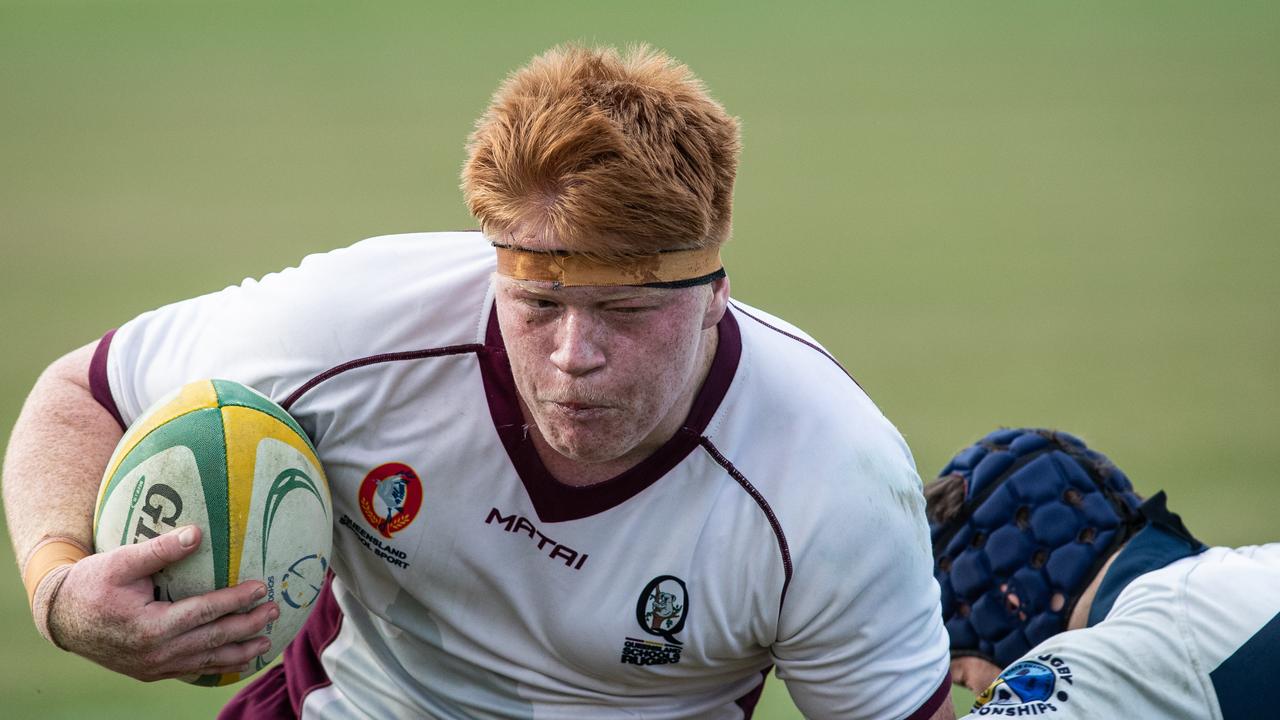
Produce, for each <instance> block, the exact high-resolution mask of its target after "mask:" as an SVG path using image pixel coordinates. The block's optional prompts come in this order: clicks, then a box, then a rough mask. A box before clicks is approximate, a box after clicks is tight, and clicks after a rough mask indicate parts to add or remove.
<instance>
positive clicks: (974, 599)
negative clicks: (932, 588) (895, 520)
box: [929, 429, 1145, 668]
mask: <svg viewBox="0 0 1280 720" xmlns="http://www.w3.org/2000/svg"><path fill="white" fill-rule="evenodd" d="M950 475H954V476H959V477H961V478H963V480H964V503H963V505H962V506H961V509H960V512H959V513H957V514H956V515H955V517H953V518H951V519H950V520H948V521H947V522H945V523H936V522H933V521H932V520H931V521H930V523H929V532H930V535H931V537H932V540H933V557H934V577H935V578H936V579H937V580H938V584H939V585H940V586H941V589H942V615H943V621H944V622H945V623H946V627H947V633H948V634H949V635H950V636H951V652H952V654H953V655H976V656H978V657H982V658H986V659H988V660H991V661H992V662H994V663H995V664H996V665H998V666H1000V667H1002V668H1003V667H1007V666H1008V665H1009V664H1010V663H1012V662H1013V661H1015V660H1017V659H1018V658H1020V657H1022V656H1023V655H1024V654H1026V653H1027V652H1028V651H1029V650H1031V648H1033V647H1035V646H1036V645H1039V644H1040V643H1041V642H1043V641H1044V640H1046V639H1048V638H1049V637H1051V636H1053V635H1056V634H1058V633H1060V632H1062V631H1064V630H1066V628H1067V622H1068V620H1069V619H1070V617H1071V611H1072V609H1074V607H1075V604H1076V602H1077V601H1078V600H1079V599H1080V596H1081V594H1082V593H1083V592H1084V590H1085V588H1086V587H1088V585H1089V582H1090V581H1091V580H1092V579H1093V577H1094V576H1095V575H1097V573H1098V571H1099V570H1100V569H1101V567H1102V565H1103V564H1104V563H1105V562H1106V561H1107V559H1108V558H1109V557H1110V556H1111V555H1112V553H1114V552H1115V551H1116V550H1117V549H1119V547H1120V546H1121V545H1122V544H1124V542H1125V541H1126V540H1128V539H1129V537H1131V536H1132V535H1133V533H1134V532H1135V531H1136V530H1137V529H1138V528H1139V527H1141V526H1142V524H1143V523H1144V522H1145V521H1144V520H1143V517H1142V515H1141V513H1139V512H1138V506H1139V505H1140V504H1141V501H1140V500H1139V498H1138V496H1137V494H1135V493H1134V492H1133V486H1132V485H1131V484H1130V483H1129V478H1127V477H1125V474H1124V473H1123V472H1121V471H1120V469H1119V468H1117V467H1115V466H1114V465H1112V464H1111V462H1110V461H1109V460H1107V458H1106V457H1105V456H1103V455H1102V454H1101V453H1098V452H1095V451H1093V450H1090V449H1089V448H1088V447H1086V446H1085V444H1084V443H1083V442H1081V441H1080V440H1079V439H1078V438H1076V437H1073V436H1071V435H1068V434H1067V433H1062V432H1054V431H1050V430H1037V429H1008V430H997V431H996V432H993V433H991V434H990V435H987V436H986V437H985V438H983V439H982V440H979V441H978V442H977V443H975V444H974V445H971V446H970V447H968V448H966V449H965V450H963V451H961V452H960V453H959V454H958V455H956V456H955V457H954V458H952V460H951V462H950V463H948V464H947V466H946V467H945V468H943V470H942V472H941V473H940V474H939V477H946V476H950Z"/></svg>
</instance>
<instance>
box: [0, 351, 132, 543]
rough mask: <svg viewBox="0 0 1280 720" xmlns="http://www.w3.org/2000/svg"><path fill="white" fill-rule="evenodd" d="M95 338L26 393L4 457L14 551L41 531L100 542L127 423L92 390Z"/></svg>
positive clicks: (7, 511) (37, 539)
mask: <svg viewBox="0 0 1280 720" xmlns="http://www.w3.org/2000/svg"><path fill="white" fill-rule="evenodd" d="M93 350H94V345H93V344H90V345H87V346H85V347H82V348H80V349H78V350H75V351H73V352H71V353H69V354H68V355H66V356H64V357H62V358H60V359H59V360H57V361H56V362H54V363H53V364H52V365H50V366H49V368H48V369H47V370H45V372H44V373H43V374H41V376H40V378H39V380H37V381H36V384H35V387H34V388H33V389H32V391H31V394H30V395H29V396H28V397H27V401H26V403H25V404H24V405H23V408H22V412H21V414H20V415H19V416H18V420H17V422H16V423H15V424H14V427H13V433H12V435H11V436H10V439H9V447H8V449H7V451H6V452H5V458H4V476H3V483H4V505H5V516H6V518H7V520H8V523H9V536H10V539H11V540H12V542H13V550H14V556H15V557H16V558H17V559H18V561H19V562H22V561H23V560H24V559H25V558H26V557H27V556H28V554H29V553H30V552H31V550H32V548H34V547H35V546H36V544H37V543H38V542H40V540H41V539H42V538H46V537H68V538H72V539H74V540H76V541H78V542H80V543H82V544H83V545H85V546H86V547H90V548H91V547H93V507H94V503H95V502H96V499H97V493H98V484H99V482H100V480H101V478H102V471H103V469H104V468H105V467H106V464H107V461H108V460H109V459H110V457H111V452H112V450H113V449H114V448H115V446H116V443H117V442H119V440H120V436H121V430H120V426H119V425H118V424H117V423H116V421H115V419H114V418H113V417H112V416H111V414H110V413H108V412H107V411H106V410H105V409H104V408H103V407H102V406H101V405H99V404H98V403H97V401H96V400H94V399H93V396H92V394H91V393H90V391H89V381H88V370H89V362H90V360H91V359H92V357H93Z"/></svg>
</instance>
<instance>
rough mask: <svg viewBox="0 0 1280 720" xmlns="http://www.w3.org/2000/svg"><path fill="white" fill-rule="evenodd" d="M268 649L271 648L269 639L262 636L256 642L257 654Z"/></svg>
mask: <svg viewBox="0 0 1280 720" xmlns="http://www.w3.org/2000/svg"><path fill="white" fill-rule="evenodd" d="M270 649H271V641H270V640H268V639H267V638H262V641H261V642H259V643H258V654H259V655H261V654H262V653H264V652H266V651H268V650H270Z"/></svg>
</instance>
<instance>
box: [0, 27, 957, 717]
mask: <svg viewBox="0 0 1280 720" xmlns="http://www.w3.org/2000/svg"><path fill="white" fill-rule="evenodd" d="M738 151H739V139H738V128H737V123H736V121H735V120H734V119H733V118H731V117H730V116H729V115H727V114H726V113H725V111H724V109H723V108H722V107H721V106H720V105H719V104H718V103H716V102H715V101H714V100H712V99H711V98H710V97H709V96H708V94H707V93H706V91H705V89H704V88H703V86H702V84H701V83H700V82H699V81H698V80H697V79H695V78H694V77H693V76H692V75H691V73H690V72H689V71H688V70H687V69H686V68H685V67H684V66H682V65H680V64H678V63H676V62H675V61H673V60H671V59H670V58H668V57H666V56H664V55H662V54H660V53H657V52H653V51H650V50H645V49H640V50H637V51H632V52H629V53H628V54H626V55H621V54H619V53H617V52H614V51H611V50H588V49H583V48H577V47H565V48H558V49H555V50H552V51H550V52H548V53H546V54H545V55H543V56H541V57H538V58H536V59H534V60H533V61H532V62H531V63H530V64H529V65H528V66H527V67H525V68H523V69H521V70H520V71H518V72H516V73H515V74H513V75H512V76H511V77H510V78H509V79H508V80H507V81H506V83H505V84H504V85H503V86H502V87H501V88H500V89H499V90H498V92H497V94H496V95H495V96H494V99H493V102H492V104H491V106H490V107H489V109H488V111H487V112H486V113H485V114H484V116H483V117H482V118H481V119H480V121H479V122H478V124H477V127H476V130H475V133H474V134H473V136H472V138H471V142H470V146H469V157H468V160H467V163H466V166H465V169H464V172H463V190H464V194H465V196H466V199H467V202H468V204H469V206H470V208H471V210H472V212H473V213H474V215H475V216H476V218H477V219H478V220H479V221H480V223H481V226H482V228H483V233H481V232H465V233H436V234H414V235H399V236H390V237H381V238H374V239H371V240H367V241H364V242H361V243H358V244H356V245H354V246H352V247H350V248H346V249H343V250H337V251H334V252H331V253H327V254H324V255H318V256H313V257H310V258H307V259H306V260H304V261H303V262H302V263H301V265H300V266H299V267H297V268H296V269H290V270H286V271H284V272H281V273H279V274H273V275H269V276H267V277H265V278H263V279H262V280H261V281H257V282H255V281H246V282H245V283H244V284H242V285H240V286H238V287H232V288H229V289H227V290H224V291H222V292H219V293H214V294H212V295H207V296H204V297H199V298H195V299H192V300H188V301H185V302H181V303H177V304H175V305H171V306H168V307H165V308H161V309H159V310H156V311H153V312H150V313H147V314H144V315H142V316H140V317H138V318H136V319H134V320H132V321H130V322H128V323H126V324H124V325H123V326H122V327H120V328H119V330H118V331H115V332H113V333H108V334H107V336H106V337H104V338H103V339H102V340H101V341H100V342H98V343H96V344H94V345H92V346H89V347H86V348H83V349H81V350H79V351H77V352H75V353H72V354H71V355H69V356H67V357H66V358H64V359H63V360H61V361H59V362H58V363H56V364H55V365H54V366H53V367H52V368H51V369H50V370H49V371H48V372H47V373H46V374H45V376H44V377H43V378H42V379H41V381H40V382H39V384H38V385H37V387H36V389H35V390H34V391H33V394H32V397H31V399H30V400H29V402H28V404H27V408H26V409H25V410H24V413H23V415H22V418H21V420H20V422H19V423H18V427H17V429H16V430H15V434H14V438H15V439H14V442H13V445H12V447H11V449H10V453H9V460H8V467H7V471H6V496H7V500H8V502H7V508H8V511H9V516H10V521H11V525H10V527H11V528H12V529H13V535H14V542H15V545H16V549H17V551H18V554H19V557H30V558H34V559H30V560H27V562H26V568H27V569H28V570H27V573H26V578H27V580H28V582H29V584H30V586H31V587H32V589H33V592H34V597H35V608H36V619H37V623H38V624H39V625H40V626H41V628H42V630H43V632H45V633H46V635H47V636H48V637H49V638H50V639H52V640H53V641H54V642H56V643H58V644H59V645H61V646H62V647H65V648H68V649H70V650H72V651H75V652H78V653H80V654H83V655H85V656H87V657H90V658H92V659H94V660H96V661H98V662H100V663H102V664H104V665H106V666H108V667H111V668H113V669H116V670H119V671H121V672H125V673H128V674H131V675H134V676H135V677H143V678H154V677H165V676H171V675H175V674H181V673H188V672H193V671H199V672H208V671H221V670H222V669H224V668H227V667H233V666H235V665H237V664H238V663H241V662H244V661H245V660H247V659H248V658H249V657H251V656H252V654H253V651H254V650H256V649H257V648H256V644H257V641H256V640H255V639H253V638H252V636H253V634H254V633H256V632H257V630H258V629H259V628H261V627H262V625H263V624H264V623H265V622H266V621H267V616H268V615H269V614H270V612H271V610H270V607H271V606H270V603H266V604H263V605H261V606H259V608H258V609H255V610H253V611H252V612H250V613H248V614H245V615H227V614H226V613H228V612H229V611H231V610H234V609H238V608H241V607H247V606H249V605H251V604H252V603H253V602H254V600H253V597H252V596H253V592H254V591H255V590H257V591H258V592H259V593H260V592H261V588H260V587H253V588H246V589H238V588H232V589H229V590H226V591H221V592H220V593H214V594H211V595H209V596H206V597H204V598H197V599H195V600H194V601H191V602H188V604H187V605H185V606H183V607H179V605H181V604H175V605H173V606H167V605H166V604H164V603H152V602H149V601H150V597H149V596H147V595H145V590H146V589H147V588H148V587H149V585H148V581H147V576H148V574H149V573H150V572H152V571H154V569H155V568H156V567H158V566H160V565H163V564H164V563H165V562H169V561H172V560H173V559H175V558H176V557H179V556H181V555H182V554H184V553H186V552H189V550H185V549H183V548H182V547H180V543H179V542H178V541H179V539H180V538H182V537H183V536H182V534H181V533H178V534H177V535H176V536H175V535H173V534H171V535H166V536H163V537H161V538H159V539H158V540H157V541H154V542H153V543H149V544H144V545H142V546H136V547H134V548H124V549H122V550H121V551H117V552H113V553H106V554H103V555H96V556H90V557H87V558H84V559H80V560H79V561H78V562H74V563H70V564H64V563H66V561H67V560H70V559H73V558H74V557H75V556H76V555H77V554H78V553H79V554H82V550H78V549H77V547H76V545H77V544H82V543H86V542H87V540H88V537H89V517H88V516H89V509H90V508H91V507H92V504H93V500H92V493H93V488H94V487H95V486H96V483H97V474H98V473H99V472H100V471H101V466H102V464H103V463H104V462H105V460H106V455H107V453H108V452H109V450H110V448H111V446H112V445H113V444H114V442H115V439H116V438H118V437H119V435H120V430H121V428H122V427H124V426H125V425H127V424H128V423H129V422H131V421H132V420H133V419H134V418H136V417H137V416H138V414H139V413H140V412H141V411H142V410H143V409H144V408H145V407H146V406H147V405H148V404H149V403H150V402H151V401H152V400H153V399H154V398H156V397H157V396H159V395H160V394H162V393H164V392H166V391H167V390H169V389H170V388H172V387H175V386H177V385H179V384H181V383H183V382H186V381H187V380H190V379H193V378H200V377H210V376H218V377H226V378H231V379H235V380H238V381H241V382H244V383H247V384H249V385H252V386H254V387H256V388H258V389H259V390H261V391H263V392H265V393H267V394H269V395H270V396H271V397H273V398H275V399H276V400H278V401H279V402H280V403H281V404H282V405H283V406H285V407H286V408H288V409H289V410H290V412H292V413H293V414H294V416H295V417H297V419H298V421H299V422H300V423H301V424H302V426H303V427H304V428H305V429H306V430H307V431H308V433H309V434H310V435H311V436H312V438H313V440H314V441H315V444H316V446H317V448H318V451H319V453H320V457H321V459H322V461H323V462H324V463H325V466H326V469H327V472H328V476H329V479H330V482H331V486H332V488H333V502H334V514H335V524H336V528H335V533H336V534H335V540H334V553H335V556H334V558H333V559H332V560H333V562H332V569H333V573H334V574H333V579H332V582H331V584H330V585H329V586H328V587H327V589H326V591H325V592H324V594H323V595H322V597H321V598H320V599H319V600H318V602H317V608H316V610H315V612H314V614H313V615H312V617H311V621H310V622H309V623H308V625H307V627H306V628H305V630H304V633H303V634H302V635H300V636H299V638H298V639H297V640H296V641H295V642H294V643H292V645H291V646H290V647H289V648H288V650H286V653H285V659H284V662H283V663H282V664H281V665H280V666H278V667H277V668H275V669H273V670H271V671H269V672H268V673H267V674H266V675H265V676H263V677H261V678H260V679H257V680H255V681H254V682H253V683H251V684H250V685H249V686H247V687H246V688H245V689H244V691H242V693H241V694H240V695H239V696H238V697H237V698H236V699H235V700H234V701H233V702H232V704H231V705H230V706H229V707H228V708H226V710H225V711H224V715H225V717H228V718H236V717H265V716H272V717H274V716H293V715H300V716H302V717H307V718H353V717H379V718H381V717H451V718H452V717H480V718H498V717H501V718H530V717H578V718H587V717H590V718H610V717H619V718H621V717H638V716H643V717H648V718H676V717H681V718H685V717H689V718H693V717H696V718H740V717H744V716H749V715H750V714H751V712H752V708H753V706H754V704H755V702H756V700H757V698H758V696H759V693H760V691H761V688H762V685H763V682H764V675H765V674H766V673H767V671H768V670H769V668H770V667H776V669H777V674H778V676H779V677H781V678H783V679H784V680H785V681H786V682H787V683H788V686H789V688H790V690H791V694H792V696H793V698H794V699H795V701H796V704H797V705H798V706H799V707H800V708H801V710H803V711H804V712H805V713H806V714H808V715H810V716H813V717H819V718H908V717H909V718H929V717H934V718H950V717H953V714H952V711H951V708H950V700H949V698H948V685H949V681H948V677H947V662H948V657H947V640H946V636H945V632H944V630H943V627H942V622H941V617H940V614H939V606H938V587H937V584H936V583H935V582H934V580H933V577H932V573H931V572H930V567H931V558H930V553H929V543H928V533H927V525H926V522H925V519H924V498H923V495H922V493H921V491H920V484H919V479H918V477H917V476H916V473H915V469H914V464H913V461H912V458H911V455H910V452H909V451H908V449H907V447H906V445H905V444H904V442H903V440H902V438H901V437H900V436H899V434H898V433H897V431H896V430H895V429H894V428H893V426H892V425H891V424H890V423H889V422H888V421H887V420H886V419H885V418H884V417H883V416H882V415H881V413H880V412H879V410H877V409H876V407H875V406H874V405H873V404H872V403H871V401H870V400H869V399H868V398H867V396H866V395H865V394H864V393H863V392H862V390H861V389H860V388H859V387H858V385H857V384H856V383H855V382H854V381H853V380H852V379H851V378H850V377H849V376H848V375H847V374H846V373H845V371H844V370H843V369H842V368H841V367H840V366H839V365H838V364H837V363H836V361H835V360H833V359H832V358H831V357H830V356H829V355H828V354H827V353H826V351H825V350H823V349H822V348H821V346H819V345H818V344H817V343H816V342H814V341H813V340H812V339H811V338H809V337H808V336H806V335H805V334H804V333H803V332H801V331H800V330H798V329H796V328H795V327H793V326H791V325H789V324H787V323H785V322H783V321H781V320H779V319H777V318H775V317H773V316H771V315H768V314H767V313H764V312H762V311H759V310H756V309H754V308H751V307H749V306H747V305H745V304H742V303H739V302H737V301H733V300H730V297H729V280H728V278H727V277H726V275H725V271H724V268H723V266H722V264H721V259H720V247H721V245H722V244H723V243H724V242H725V241H726V240H727V239H728V237H729V234H730V214H731V213H730V210H731V198H732V188H733V182H734V176H735V173H736V167H737V158H738ZM797 249H798V250H799V246H797ZM68 434H70V435H72V436H73V440H72V441H70V442H68V441H67V440H66V439H65V436H66V435H68ZM54 436H56V437H58V438H59V442H57V443H54V442H47V441H45V439H47V438H50V437H54ZM66 451H70V452H69V454H72V455H74V457H63V456H55V455H56V454H57V453H59V452H66ZM50 466H56V467H59V469H60V471H61V472H60V473H59V477H60V478H64V477H69V478H71V479H70V480H68V481H67V482H69V483H71V484H73V485H74V488H72V489H71V491H70V492H66V491H62V490H60V491H59V493H58V494H57V495H56V496H57V497H59V498H65V500H62V501H60V502H58V503H56V507H52V508H51V507H47V506H46V503H47V501H48V498H49V497H50V493H49V492H47V488H46V482H47V481H46V479H45V476H44V475H42V474H40V473H39V472H38V469H39V468H42V467H50ZM68 468H71V469H72V470H73V471H71V472H68ZM58 538H62V539H58ZM190 540H192V539H191V538H187V539H186V540H185V541H184V542H186V541H190ZM40 543H45V545H43V546H40ZM59 543H61V544H59ZM33 548H39V549H36V550H35V551H34V553H33V550H32V549H33ZM48 548H53V550H52V551H49V550H48ZM32 568H35V569H34V570H33V569H32ZM255 585H256V584H255ZM144 601H145V602H144ZM263 608H266V609H263ZM144 620H145V621H146V622H147V623H149V624H144V622H143V621H144ZM175 648H176V649H175Z"/></svg>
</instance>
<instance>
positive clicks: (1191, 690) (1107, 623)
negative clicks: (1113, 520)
mask: <svg viewBox="0 0 1280 720" xmlns="http://www.w3.org/2000/svg"><path fill="white" fill-rule="evenodd" d="M1131 590H1137V591H1138V592H1131ZM1125 593H1126V595H1127V596H1126V595H1122V601H1124V603H1125V607H1124V608H1121V607H1120V602H1117V605H1116V608H1115V609H1114V610H1112V612H1111V614H1109V615H1108V616H1107V619H1106V620H1104V621H1102V622H1101V623H1099V624H1097V625H1095V626H1093V627H1090V628H1084V629H1080V630H1073V631H1071V632H1065V633H1062V634H1060V635H1055V636H1054V637H1052V638H1050V639H1049V640H1046V641H1045V642H1043V643H1041V644H1040V645H1039V646H1037V647H1036V648H1035V649H1033V650H1032V651H1031V652H1030V653H1028V654H1027V655H1026V656H1025V657H1023V658H1022V659H1021V660H1019V661H1018V662H1016V663H1014V664H1012V665H1010V666H1009V667H1008V668H1006V669H1005V671H1004V672H1003V673H1001V674H1000V676H999V677H998V678H997V679H996V681H995V682H994V683H993V684H992V685H991V687H989V688H987V690H986V691H984V692H983V693H982V694H981V695H980V696H979V697H978V699H977V703H976V704H975V706H974V708H973V710H972V711H971V714H970V715H968V716H966V717H968V718H974V719H977V718H988V717H1002V716H1009V715H1013V716H1021V715H1035V716H1039V715H1044V716H1046V717H1052V718H1055V719H1060V720H1071V719H1072V718H1080V719H1081V720H1084V719H1085V718H1142V720H1175V719H1176V718H1211V717H1218V715H1217V705H1216V703H1214V702H1213V701H1212V700H1211V699H1210V698H1208V697H1207V696H1206V695H1205V693H1204V687H1203V685H1202V683H1201V681H1200V677H1199V676H1200V672H1199V668H1198V665H1199V663H1198V662H1196V661H1195V659H1193V658H1192V656H1191V654H1190V653H1189V651H1188V645H1187V636H1186V624H1185V619H1186V618H1185V608H1184V606H1183V604H1182V603H1181V602H1180V601H1179V600H1178V598H1177V592H1176V590H1174V589H1172V588H1167V587H1158V588H1147V589H1140V588H1130V589H1129V590H1126V591H1125Z"/></svg>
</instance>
